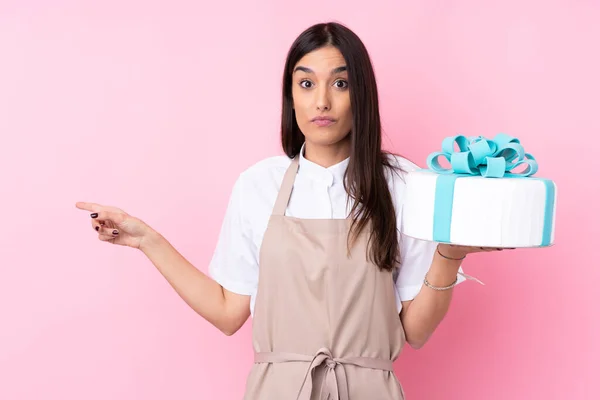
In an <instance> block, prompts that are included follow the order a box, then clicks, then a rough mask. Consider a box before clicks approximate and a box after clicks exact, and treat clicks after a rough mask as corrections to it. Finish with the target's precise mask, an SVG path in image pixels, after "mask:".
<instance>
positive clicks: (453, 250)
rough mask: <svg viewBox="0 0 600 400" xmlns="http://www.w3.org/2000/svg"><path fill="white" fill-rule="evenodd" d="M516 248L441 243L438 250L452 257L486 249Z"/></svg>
mask: <svg viewBox="0 0 600 400" xmlns="http://www.w3.org/2000/svg"><path fill="white" fill-rule="evenodd" d="M513 249H514V248H499V247H477V246H461V245H457V244H448V243H440V244H438V250H439V251H440V253H442V254H443V255H445V256H446V257H450V258H464V257H466V256H467V254H471V253H481V252H486V251H502V250H513Z"/></svg>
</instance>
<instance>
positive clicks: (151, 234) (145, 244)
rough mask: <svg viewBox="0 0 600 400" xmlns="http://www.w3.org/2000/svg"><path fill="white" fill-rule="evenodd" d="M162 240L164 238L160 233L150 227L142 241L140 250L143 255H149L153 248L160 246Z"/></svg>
mask: <svg viewBox="0 0 600 400" xmlns="http://www.w3.org/2000/svg"><path fill="white" fill-rule="evenodd" d="M162 240H163V237H162V235H161V234H160V233H158V232H157V231H155V230H154V229H152V228H149V227H148V231H147V232H146V233H145V234H144V236H142V238H141V239H140V245H139V249H140V250H141V251H142V253H146V254H147V252H148V251H151V250H152V249H153V248H155V247H157V246H159V245H160V243H161V241H162Z"/></svg>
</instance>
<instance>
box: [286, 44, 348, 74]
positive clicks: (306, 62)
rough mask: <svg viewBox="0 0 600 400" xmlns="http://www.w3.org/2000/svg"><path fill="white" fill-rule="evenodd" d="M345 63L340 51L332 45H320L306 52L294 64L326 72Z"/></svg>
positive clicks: (316, 71)
mask: <svg viewBox="0 0 600 400" xmlns="http://www.w3.org/2000/svg"><path fill="white" fill-rule="evenodd" d="M344 65H346V60H344V56H342V53H341V52H340V51H339V50H338V49H337V48H335V47H333V46H327V47H322V48H320V49H317V50H313V51H311V52H310V53H307V54H305V55H304V57H302V58H301V59H300V60H298V63H297V64H296V65H295V66H294V68H295V67H298V66H302V67H307V68H310V69H311V70H313V71H315V73H327V74H329V72H330V71H331V70H332V69H333V68H337V67H341V66H344Z"/></svg>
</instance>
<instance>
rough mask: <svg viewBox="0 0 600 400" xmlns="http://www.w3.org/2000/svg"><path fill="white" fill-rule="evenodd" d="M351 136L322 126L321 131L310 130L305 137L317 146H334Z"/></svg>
mask: <svg viewBox="0 0 600 400" xmlns="http://www.w3.org/2000/svg"><path fill="white" fill-rule="evenodd" d="M349 137H350V135H349V134H345V135H344V134H340V133H338V132H331V131H329V130H327V129H322V128H321V130H320V131H319V132H310V133H309V134H305V135H304V138H305V140H306V141H307V142H309V143H311V144H313V145H316V146H334V145H336V144H340V143H341V142H343V141H344V140H345V139H347V138H349Z"/></svg>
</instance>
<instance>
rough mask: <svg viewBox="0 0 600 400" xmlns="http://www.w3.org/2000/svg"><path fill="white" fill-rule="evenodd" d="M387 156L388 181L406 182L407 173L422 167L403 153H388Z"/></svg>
mask: <svg viewBox="0 0 600 400" xmlns="http://www.w3.org/2000/svg"><path fill="white" fill-rule="evenodd" d="M386 156H387V161H388V164H389V166H386V168H385V174H386V178H387V179H388V181H392V182H394V183H396V182H397V181H401V182H404V177H405V176H406V174H407V173H409V172H412V171H417V170H419V169H421V167H419V166H418V165H417V164H416V163H414V162H413V161H411V160H409V159H408V158H406V157H403V156H401V155H398V154H393V153H387V154H386Z"/></svg>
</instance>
